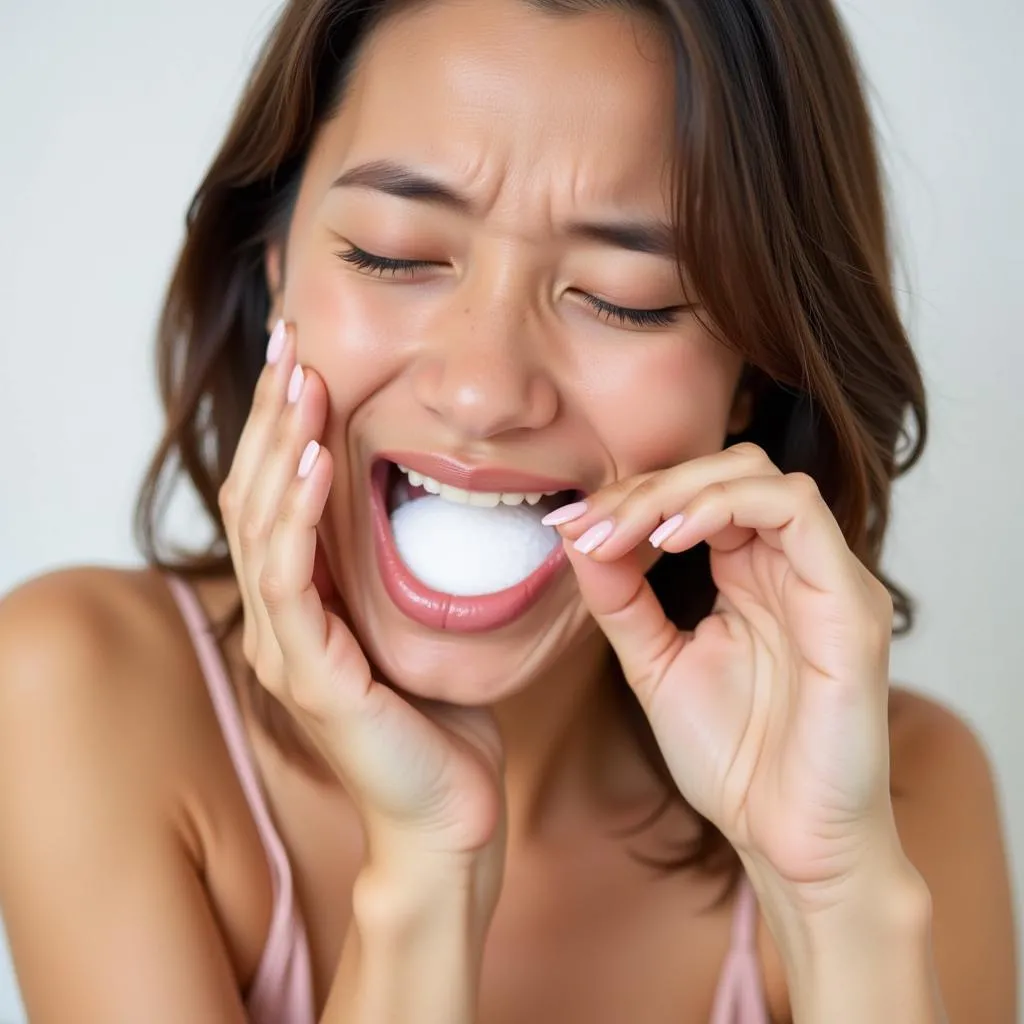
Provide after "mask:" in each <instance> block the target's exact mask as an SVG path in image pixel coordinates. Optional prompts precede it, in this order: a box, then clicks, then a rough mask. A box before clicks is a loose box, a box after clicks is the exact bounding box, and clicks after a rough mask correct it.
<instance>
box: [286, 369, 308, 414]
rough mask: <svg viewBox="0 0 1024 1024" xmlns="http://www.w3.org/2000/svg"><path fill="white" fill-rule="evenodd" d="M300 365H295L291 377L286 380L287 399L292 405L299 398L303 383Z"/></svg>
mask: <svg viewBox="0 0 1024 1024" xmlns="http://www.w3.org/2000/svg"><path fill="white" fill-rule="evenodd" d="M303 379H304V378H303V375H302V367H301V366H296V367H295V369H294V370H292V375H291V379H290V380H289V381H288V401H289V402H290V403H291V404H292V405H294V404H295V403H296V402H297V401H298V400H299V395H301V394H302V383H303Z"/></svg>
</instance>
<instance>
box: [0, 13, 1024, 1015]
mask: <svg viewBox="0 0 1024 1024" xmlns="http://www.w3.org/2000/svg"><path fill="white" fill-rule="evenodd" d="M275 7H276V5H275V4H273V3H269V2H268V0H217V2H216V3H210V2H209V0H175V2H174V3H173V4H171V3H165V4H159V3H139V2H138V0H47V2H45V3H41V2H32V3H29V2H28V0H0V125H2V135H0V147H2V150H0V153H2V159H0V197H2V198H0V296H2V300H3V301H2V307H0V308H2V313H3V317H2V321H0V592H3V591H5V590H7V589H9V588H10V587H11V586H13V585H14V584H15V583H16V582H18V581H20V580H22V579H24V578H25V577H27V576H30V575H33V574H36V573H39V572H41V571H43V570H46V569H49V568H52V567H56V566H60V565H65V564H68V563H75V562H82V561H88V562H106V563H134V562H137V560H138V556H137V555H136V553H135V551H134V549H133V546H132V542H131V537H130V532H129V521H130V507H131V502H132V499H133V497H134V493H135V489H136V487H137V484H138V482H139V480H140V478H141V476H142V472H143V467H144V464H145V461H146V459H147V457H148V455H149V453H150V450H151V448H152V446H153V445H154V443H155V441H156V438H157V434H158V428H159V411H158V408H157V403H156V392H155V385H154V376H153V371H152V366H153V356H152V350H153V336H154V323H155V319H156V315H157V310H158V307H159V303H160V298H161V294H162V291H163V288H164V286H165V283H166V280H167V276H168V273H169V271H170V268H171V265H172V261H173V258H174V255H175V251H176V247H177V245H178V243H179V240H180V237H181V228H182V223H183V218H184V213H185V209H186V206H187V204H188V200H189V198H190V196H191V194H192V192H193V190H194V188H195V186H196V184H197V183H198V181H199V179H200V177H201V175H202V173H203V170H204V168H205V166H206V164H207V161H208V160H209V158H210V157H211V155H212V153H213V151H214V149H215V147H216V145H217V144H218V141H219V138H220V135H221V132H222V130H223V128H224V126H225V124H226V119H227V118H228V116H229V113H230V111H231V109H232V107H233V104H234V101H235V98H236V96H237V93H238V90H239V89H240V86H241V83H242V80H243V77H244V75H245V73H246V71H247V69H248V67H249V64H250V61H251V59H252V57H253V55H254V53H255V50H256V48H257V46H258V45H259V43H260V41H261V39H262V38H263V35H264V33H265V30H266V28H267V27H268V26H269V24H270V22H271V19H272V15H273V12H274V9H275ZM842 8H843V11H844V14H845V15H846V16H847V19H848V22H849V24H850V26H851V29H852V30H853V34H854V38H855V41H856V43H857V45H858V46H859V48H860V53H861V57H862V60H863V63H864V65H865V67H866V70H867V75H868V79H869V81H870V83H871V88H872V98H873V101H874V103H875V105H876V114H877V117H878V122H879V129H880V132H881V135H882V139H883V144H884V148H885V158H886V164H887V170H888V173H889V177H890V181H891V183H892V191H893V197H894V210H895V213H896V218H897V230H898V237H899V241H900V248H901V255H902V259H903V262H904V264H905V265H906V267H907V269H908V273H907V275H906V277H905V278H904V279H903V281H902V301H903V307H904V309H905V311H906V315H907V318H908V322H909V324H910V326H911V329H912V333H913V336H914V339H915V343H916V346H917V350H918V352H919V354H920V358H921V360H922V362H923V365H924V369H925V372H926V376H927V381H928V384H929V387H930V397H931V406H932V414H933V422H934V430H933V437H932V443H931V447H930V450H929V452H928V456H927V458H926V460H925V462H924V463H923V464H922V465H921V466H920V467H919V468H918V470H916V471H915V473H914V474H913V475H912V477H911V478H909V479H908V480H907V481H906V482H904V483H903V484H901V485H900V487H899V489H898V491H897V501H896V512H897V515H896V521H895V526H894V529H893V532H892V535H891V540H890V543H889V548H888V566H889V568H890V570H891V571H892V572H893V573H894V574H895V576H896V577H897V578H898V579H899V580H901V581H902V582H903V583H905V584H906V585H908V586H909V587H910V589H911V591H912V592H913V593H914V594H915V595H917V596H918V597H919V598H920V600H921V619H920V628H919V629H918V630H917V632H916V633H915V634H914V635H913V637H912V638H910V639H908V640H904V641H900V642H899V643H898V644H897V646H896V651H895V654H894V676H895V678H897V679H898V680H900V681H903V682H908V683H910V684H912V685H913V686H916V687H919V688H920V689H923V690H925V691H928V692H930V693H932V694H935V695H937V696H938V697H940V698H942V699H944V700H946V701H947V702H949V703H950V704H952V705H953V706H955V707H956V708H957V709H958V710H959V711H960V712H961V713H962V714H964V715H965V716H966V717H967V718H968V719H969V720H970V721H971V722H972V723H973V724H974V725H975V727H976V728H977V729H978V731H979V732H980V733H981V735H982V736H983V738H984V740H985V742H986V744H987V746H988V749H989V750H990V752H991V755H992V758H993V760H994V763H995V766H996V769H997V772H998V776H999V781H1000V785H1001V788H1002V794H1003V801H1004V807H1005V812H1006V816H1007V828H1008V831H1009V834H1010V839H1011V843H1012V845H1013V847H1014V848H1015V849H1016V850H1017V851H1018V853H1019V854H1020V856H1018V857H1017V860H1016V885H1017V892H1018V893H1020V892H1022V891H1024V873H1022V871H1021V865H1022V863H1024V861H1022V859H1021V858H1022V857H1024V801H1022V798H1021V795H1020V790H1019V788H1018V787H1019V784H1020V783H1021V782H1022V781H1024V744H1022V743H1021V735H1020V734H1021V730H1022V728H1024V716H1022V714H1021V712H1022V708H1024V702H1022V698H1021V693H1020V687H1021V683H1022V666H1024V623H1022V622H1021V619H1022V616H1024V596H1022V593H1021V588H1022V583H1024V557H1022V553H1021V546H1020V542H1021V537H1020V531H1019V525H1020V523H1021V512H1020V509H1021V506H1022V504H1024V484H1022V477H1024V456H1022V454H1021V448H1022V441H1024V417H1022V412H1021V387H1022V382H1024V338H1022V327H1024V273H1022V270H1024V260H1022V257H1021V245H1022V244H1024V215H1022V208H1024V204H1022V201H1021V196H1020V189H1021V185H1020V181H1021V168H1022V166H1024V141H1022V136H1024V132H1022V128H1021V125H1022V123H1024V122H1022V118H1021V114H1020V104H1021V101H1022V100H1024V74H1022V72H1021V67H1020V65H1021V58H1020V56H1019V48H1020V45H1021V43H1024V5H1022V4H1021V3H1020V0H975V2H973V3H970V4H965V3H964V2H963V0H896V2H893V0H848V2H845V3H842ZM186 520H187V517H186ZM0 838H2V837H0ZM965 883H969V880H968V879H965ZM1018 902H1019V901H1018ZM97 924H98V925H99V924H100V923H99V922H97ZM0 954H2V949H0ZM54 981H55V982H59V979H56V978H55V979H54ZM23 1019H24V1015H23V1011H22V1010H21V1008H20V1004H19V1002H18V998H17V994H16V989H15V985H14V982H13V978H12V976H11V974H10V969H9V967H7V966H6V962H5V960H4V958H3V956H2V955H0V1022H2V1024H8V1022H11V1024H13V1022H15V1021H19V1022H20V1021H22V1020H23Z"/></svg>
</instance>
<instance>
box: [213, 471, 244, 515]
mask: <svg viewBox="0 0 1024 1024" xmlns="http://www.w3.org/2000/svg"><path fill="white" fill-rule="evenodd" d="M238 505H239V501H238V488H237V486H236V484H235V481H234V480H232V479H231V477H230V476H229V477H228V478H227V479H226V480H225V481H224V483H222V484H221V485H220V489H219V490H218V491H217V507H218V508H219V509H220V512H221V515H222V516H223V517H224V520H225V521H229V520H234V519H235V518H236V515H237V513H238Z"/></svg>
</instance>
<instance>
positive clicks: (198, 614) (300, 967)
mask: <svg viewBox="0 0 1024 1024" xmlns="http://www.w3.org/2000/svg"><path fill="white" fill-rule="evenodd" d="M164 579H165V580H166V582H167V586H168V588H169V589H170V592H171V594H172V596H173V597H174V600H175V602H176V604H177V606H178V609H179V611H180V613H181V617H182V619H183V621H184V623H185V626H186V627H187V629H188V632H189V635H190V637H191V639H192V644H193V647H194V648H195V652H196V657H197V659H198V661H199V666H200V668H201V670H202V673H203V677H204V679H205V680H206V687H207V690H208V691H209V694H210V701H211V703H212V704H213V710H214V712H215V714H216V716H217V720H218V722H219V723H220V728H221V732H222V733H223V736H224V742H225V745H226V746H227V750H228V754H229V755H230V757H231V761H232V764H233V765H234V768H235V773H236V774H237V776H238V781H239V783H240V784H241V787H242V792H243V793H244V795H245V799H246V802H247V804H248V805H249V809H250V812H251V814H252V817H253V821H254V822H255V824H256V829H257V831H258V833H259V836H260V841H261V842H262V844H263V849H264V851H265V852H266V857H267V864H268V867H269V869H270V881H271V886H272V892H273V911H272V914H271V921H270V930H269V932H268V934H267V941H266V945H265V947H264V950H263V955H262V957H261V959H260V963H259V966H258V968H257V971H256V974H255V976H254V977H253V981H252V985H251V986H250V989H249V996H248V1002H249V1004H250V1008H254V1007H258V1006H261V1005H263V1004H268V1005H271V1004H275V1003H277V1002H279V1001H280V995H279V994H280V993H282V992H284V991H288V992H289V993H291V994H292V996H293V998H294V999H297V1000H298V1002H303V1001H308V999H309V998H310V996H311V992H312V986H311V983H310V968H309V952H308V948H307V942H306V935H305V930H304V928H303V926H302V922H301V919H300V917H299V911H298V907H297V905H296V903H295V896H294V890H293V883H292V872H291V865H290V864H289V861H288V854H287V853H286V851H285V848H284V843H283V842H282V841H281V837H280V835H279V834H278V831H277V828H276V827H275V825H274V821H273V818H272V816H271V814H270V809H269V807H268V805H267V800H266V797H265V795H264V791H263V787H262V784H261V782H260V777H259V772H258V770H257V767H256V761H255V758H254V757H253V753H252V748H251V746H250V744H249V739H248V736H247V734H246V731H245V725H244V722H243V719H242V713H241V709H240V707H239V705H238V700H237V698H236V697H235V692H234V688H233V687H232V685H231V679H230V676H229V674H228V671H227V666H226V664H225V661H224V657H223V655H222V653H221V650H220V647H219V646H218V644H217V640H216V638H215V637H214V635H213V631H212V629H211V628H210V623H209V620H208V619H207V617H206V613H205V612H204V610H203V608H202V605H201V604H200V603H199V599H198V597H196V594H195V591H194V590H193V589H192V587H190V586H189V585H188V583H186V582H185V581H184V580H183V579H181V578H180V577H178V576H173V575H170V574H168V575H165V577H164ZM306 993H309V995H306ZM300 994H301V995H300ZM293 1005H294V1004H293ZM256 1016H262V1014H259V1013H257V1014H256ZM294 1019H296V1020H305V1019H306V1016H305V1014H304V1013H300V1014H298V1015H296V1017H295V1018H294Z"/></svg>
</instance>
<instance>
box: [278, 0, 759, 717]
mask: <svg viewBox="0 0 1024 1024" xmlns="http://www.w3.org/2000/svg"><path fill="white" fill-rule="evenodd" d="M672 76H673V70H672V65H671V62H670V56H669V53H668V49H667V46H666V44H665V42H664V41H663V40H662V39H661V37H660V36H659V34H658V33H657V31H656V29H655V28H654V27H653V26H652V25H650V24H648V23H646V22H644V21H641V20H638V19H636V18H633V17H627V16H626V15H624V14H621V13H618V12H613V11H608V12H598V13H586V14H582V15H573V16H552V15H550V14H546V13H540V12H538V11H536V10H534V9H532V8H531V7H529V6H528V5H526V4H524V3H522V2H520V0H473V2H472V3H465V2H456V0H438V2H435V3H431V4H427V5H424V6H420V7H417V8H415V9H414V10H413V11H411V12H409V13H406V14H403V15H399V16H397V17H395V18H394V19H393V20H391V21H388V22H386V23H385V24H384V25H383V26H382V27H381V28H380V30H379V31H378V32H377V33H376V34H375V36H374V37H373V38H372V39H371V40H370V41H369V42H368V44H367V46H366V48H365V49H364V52H363V56H362V60H361V62H360V65H359V67H358V68H357V70H356V72H355V75H354V77H353V79H352V81H351V85H350V88H349V91H348V93H347V97H346V101H345V104H344V106H343V108H342V110H341V111H340V113H339V115H338V116H337V117H336V118H335V119H334V120H333V121H332V122H330V123H329V124H327V125H326V126H325V127H324V129H323V130H322V132H321V134H320V136H319V138H318V139H317V141H316V143H315V145H314V147H313V150H312V152H311V154H310V158H309V161H308V164H307V166H306V169H305V173H304V177H303V181H302V185H301V189H300V194H299V198H298V202H297V205H296V209H295V214H294V218H293V221H292V224H291V228H290V232H289V237H288V241H287V250H286V252H287V259H286V274H285V280H284V288H283V291H282V292H281V293H280V294H281V298H280V303H279V306H278V308H277V309H276V310H275V314H277V313H280V314H281V315H284V316H285V317H286V318H288V319H289V320H291V321H294V322H295V324H296V326H297V331H298V339H299V349H298V352H299V359H300V361H301V362H302V363H303V364H304V365H306V366H308V367H311V368H312V369H314V370H316V371H317V372H318V373H319V374H320V375H321V376H322V377H323V379H324V380H325V382H326V385H327V389H328V393H329V395H330V416H329V421H328V426H327V431H326V434H325V437H324V438H323V441H324V443H325V444H326V446H327V447H328V448H329V449H330V450H331V452H332V454H333V456H334V459H335V466H336V468H335V481H334V485H333V488H332V491H331V495H330V498H329V500H328V506H327V511H326V513H325V516H324V520H323V523H322V525H321V534H320V537H321V545H322V548H323V552H324V554H325V555H326V557H327V560H328V562H329V564H330V566H331V569H332V571H333V574H334V578H335V580H336V581H337V583H338V586H339V589H340V591H341V593H342V595H343V597H344V599H345V603H346V605H347V606H348V608H349V611H350V614H351V617H352V621H353V624H354V626H355V629H356V631H357V634H358V635H359V637H360V640H361V641H362V643H363V644H364V646H365V648H366V650H367V652H368V653H369V654H370V656H371V658H372V659H373V660H374V661H375V662H376V663H377V664H378V665H379V666H380V668H381V669H382V670H383V671H384V672H385V673H386V674H387V675H388V677H389V678H391V679H392V680H393V681H394V682H396V683H398V684H399V685H401V686H402V687H404V688H405V689H407V690H409V691H411V692H413V693H418V694H420V695H423V696H428V697H436V698H440V699H447V700H452V701H456V702H460V703H473V704H476V703H491V702H494V701H496V700H499V699H501V698H502V697H504V696H507V695H509V694H511V693H513V692H515V691H517V690H520V689H522V688H523V687H524V686H525V685H526V684H527V683H529V682H531V681H532V680H534V679H536V678H538V677H539V676H541V675H543V674H545V673H547V672H549V671H551V670H557V669H558V668H559V664H558V663H559V660H560V658H562V657H563V656H564V655H565V654H566V652H567V651H568V650H569V649H570V648H572V647H574V646H575V645H576V644H577V643H578V642H579V641H580V640H582V639H584V638H585V637H586V636H587V635H588V634H590V632H591V631H592V629H593V626H592V624H591V623H590V620H589V619H588V616H587V614H586V612H585V609H584V608H583V607H582V604H581V602H580V600H579V598H578V596H577V592H576V587H575V584H574V579H573V576H572V573H571V571H569V570H567V569H566V568H565V567H564V566H563V569H562V571H560V572H556V573H555V575H554V577H553V578H552V579H550V580H549V581H548V582H547V584H546V585H545V586H544V587H542V588H541V589H540V591H539V593H538V594H537V596H536V599H535V600H534V601H533V603H532V604H530V605H529V606H528V607H526V608H525V609H523V610H520V611H519V612H518V614H515V616H514V617H513V618H512V619H511V621H506V620H507V619H508V616H507V615H506V616H501V615H499V616H498V617H497V619H494V616H491V619H492V620H493V622H492V624H491V625H489V626H487V627H486V628H480V629H478V630H477V631H474V632H463V631H458V630H452V629H444V628H439V623H438V621H437V617H436V616H435V617H433V618H431V615H430V614H427V615H426V616H423V615H420V614H412V615H410V614H409V611H408V608H406V609H405V610H403V609H402V608H400V607H399V604H400V603H401V602H399V604H396V602H395V599H394V597H393V593H394V588H393V587H389V586H388V585H387V583H386V576H387V569H386V567H385V565H383V564H382V561H381V558H380V555H379V552H378V550H377V547H376V545H375V542H374V527H375V513H374V511H373V506H374V501H373V492H374V484H373V480H372V477H373V473H372V470H373V468H374V466H375V465H377V464H379V461H380V459H381V457H382V454H383V453H388V454H391V455H395V453H399V452H401V453H412V454H410V455H409V457H408V458H406V459H405V460H404V461H405V462H406V463H408V462H410V461H413V460H414V459H415V456H416V455H417V454H426V455H431V454H432V455H440V456H442V457H444V458H447V459H449V460H454V461H455V462H457V463H459V464H461V465H462V467H464V468H469V469H477V468H479V467H485V468H486V469H487V470H489V471H493V472H492V473H491V477H490V478H485V477H479V476H478V477H476V478H475V479H471V480H470V488H471V489H472V488H477V489H482V488H486V489H487V490H491V491H505V492H508V491H516V490H525V489H528V488H527V487H526V486H524V485H523V482H522V481H515V480H513V479H512V477H511V476H509V478H508V483H507V485H506V486H502V483H503V475H507V474H511V473H512V472H513V471H518V472H520V473H522V472H525V473H531V474H539V475H541V476H543V477H546V478H553V479H554V480H556V481H561V482H563V486H565V487H576V488H579V489H580V490H582V491H586V492H593V491H594V490H597V489H598V488H600V487H602V486H603V485H606V484H608V483H611V482H612V481H615V480H617V479H622V478H625V477H629V476H632V475H634V474H637V473H642V472H645V471H650V470H654V469H658V468H663V467H668V466H671V465H674V464H676V463H678V462H681V461H683V460H685V459H689V458H693V457H695V456H697V455H701V454H706V453H709V452H712V451H715V450H717V449H719V448H721V446H722V443H723V440H724V438H725V436H726V435H727V433H729V432H730V430H731V429H732V428H733V424H732V423H731V420H732V418H733V417H734V404H735V393H736V389H737V382H738V378H739V373H740V369H741V365H740V360H739V359H738V357H737V356H736V355H735V354H733V353H731V352H729V351H728V350H727V349H726V348H724V347H723V346H721V345H720V344H718V343H716V342H715V341H714V340H713V339H712V338H711V337H710V336H709V335H708V334H707V333H706V332H705V331H704V330H703V329H702V328H701V326H700V325H699V324H698V323H697V321H696V320H695V319H694V317H693V316H692V315H691V314H687V313H686V312H678V313H662V314H658V315H657V316H654V317H650V316H647V317H640V318H639V319H640V321H641V322H631V320H630V319H629V318H627V319H626V320H622V319H620V318H619V316H618V315H617V314H614V313H611V314H609V312H608V309H607V306H614V307H621V308H625V309H628V310H645V311H646V310H666V309H669V308H670V307H674V306H679V305H682V304H684V303H685V302H686V297H685V295H684V290H683V288H682V287H681V285H680V283H679V277H678V272H677V269H676V265H675V262H674V260H673V258H672V255H671V250H670V248H667V247H666V246H665V243H666V242H667V241H669V240H670V238H671V220H670V210H671V179H670V176H669V175H670V156H671V148H670V146H671V142H670V140H671V139H672V137H673V92H672ZM339 179H342V181H341V183H339ZM346 179H347V183H346ZM415 179H426V180H427V181H429V182H431V183H433V184H431V185H427V184H426V183H425V182H424V181H417V180H415ZM410 185H411V186H412V187H410ZM396 193H403V194H396ZM595 226H596V227H595ZM662 248H664V249H665V251H658V250H659V249H662ZM353 249H357V250H361V251H364V252H366V253H370V254H373V255H374V256H377V257H385V258H389V259H392V260H395V259H397V260H414V261H424V262H426V263H427V264H429V265H428V266H426V267H417V268H416V269H414V270H413V271H411V272H410V271H407V270H398V271H395V272H392V270H387V271H386V272H385V273H384V274H383V275H381V274H380V273H379V272H375V271H374V270H373V269H372V268H367V267H365V266H359V265H357V264H356V263H354V262H352V259H351V257H352V253H353ZM643 250H654V251H643ZM339 254H340V255H339ZM346 254H348V255H349V259H347V260H346V259H345V258H344V256H345V255H346ZM359 258H360V259H362V257H359ZM270 262H271V264H273V260H271V261H270ZM272 276H273V272H272ZM594 299H596V300H598V301H597V302H596V303H595V302H594ZM602 304H607V305H602ZM630 316H631V317H632V316H633V315H632V314H630ZM395 461H397V458H396V459H395ZM456 476H457V474H456ZM441 482H445V481H444V480H442V481H441ZM448 482H450V483H458V482H462V483H463V484H465V482H466V480H465V478H459V479H456V478H455V477H453V478H452V479H451V480H449V481H448ZM538 489H540V488H538ZM376 515H377V518H378V519H379V512H378V513H377V514H376Z"/></svg>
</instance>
